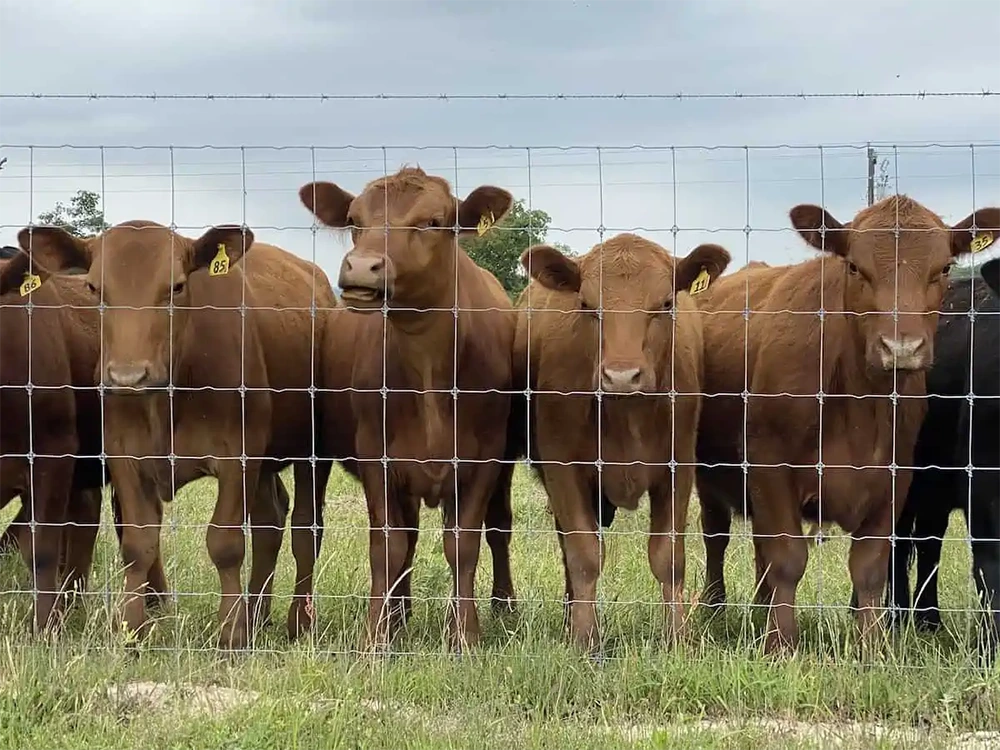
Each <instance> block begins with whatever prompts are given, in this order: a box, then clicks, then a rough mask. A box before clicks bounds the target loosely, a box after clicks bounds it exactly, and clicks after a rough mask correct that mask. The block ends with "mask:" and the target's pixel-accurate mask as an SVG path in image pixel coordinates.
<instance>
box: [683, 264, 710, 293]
mask: <svg viewBox="0 0 1000 750" xmlns="http://www.w3.org/2000/svg"><path fill="white" fill-rule="evenodd" d="M709 281H711V277H710V276H709V275H708V271H706V270H705V269H704V268H702V269H701V273H699V274H698V276H697V277H696V278H695V280H694V281H692V282H691V286H690V287H689V288H688V294H690V295H691V296H692V297H693V296H694V295H696V294H701V293H702V292H704V291H705V290H706V289H708V283H709Z"/></svg>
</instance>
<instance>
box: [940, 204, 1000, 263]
mask: <svg viewBox="0 0 1000 750" xmlns="http://www.w3.org/2000/svg"><path fill="white" fill-rule="evenodd" d="M973 227H975V228H976V235H975V237H973V236H972V228H973ZM952 230H953V231H952V232H950V234H951V254H952V256H955V255H965V254H966V253H980V252H982V251H983V250H985V249H986V248H988V247H989V246H990V245H992V244H993V243H994V242H996V241H997V238H998V237H1000V208H997V207H996V206H990V207H989V208H981V209H979V210H978V211H976V212H975V213H971V214H969V215H968V216H966V217H965V218H964V219H962V220H961V221H960V222H958V223H957V224H955V225H954V226H953V227H952Z"/></svg>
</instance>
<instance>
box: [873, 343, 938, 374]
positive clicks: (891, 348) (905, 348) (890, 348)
mask: <svg viewBox="0 0 1000 750" xmlns="http://www.w3.org/2000/svg"><path fill="white" fill-rule="evenodd" d="M879 343H880V344H881V345H882V363H883V365H884V366H885V367H886V368H893V367H897V368H900V369H904V370H907V369H916V368H919V367H920V366H921V365H922V364H923V360H924V353H925V352H926V349H927V347H926V346H925V344H926V339H925V338H924V337H923V336H900V337H899V338H891V337H889V336H884V335H883V336H879Z"/></svg>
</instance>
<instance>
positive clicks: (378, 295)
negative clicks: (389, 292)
mask: <svg viewBox="0 0 1000 750" xmlns="http://www.w3.org/2000/svg"><path fill="white" fill-rule="evenodd" d="M340 296H341V298H342V299H344V300H346V301H348V302H361V303H363V304H371V303H373V302H377V303H378V304H382V301H383V300H384V299H385V298H386V297H385V294H384V293H383V292H382V290H381V289H375V288H373V287H370V286H345V287H343V288H342V289H341V290H340Z"/></svg>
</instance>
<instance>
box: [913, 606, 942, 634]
mask: <svg viewBox="0 0 1000 750" xmlns="http://www.w3.org/2000/svg"><path fill="white" fill-rule="evenodd" d="M913 624H914V625H915V626H916V628H917V630H919V631H920V632H921V633H936V632H937V631H939V630H940V629H941V613H940V612H938V611H937V610H932V611H929V612H919V611H918V612H914V614H913Z"/></svg>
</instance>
